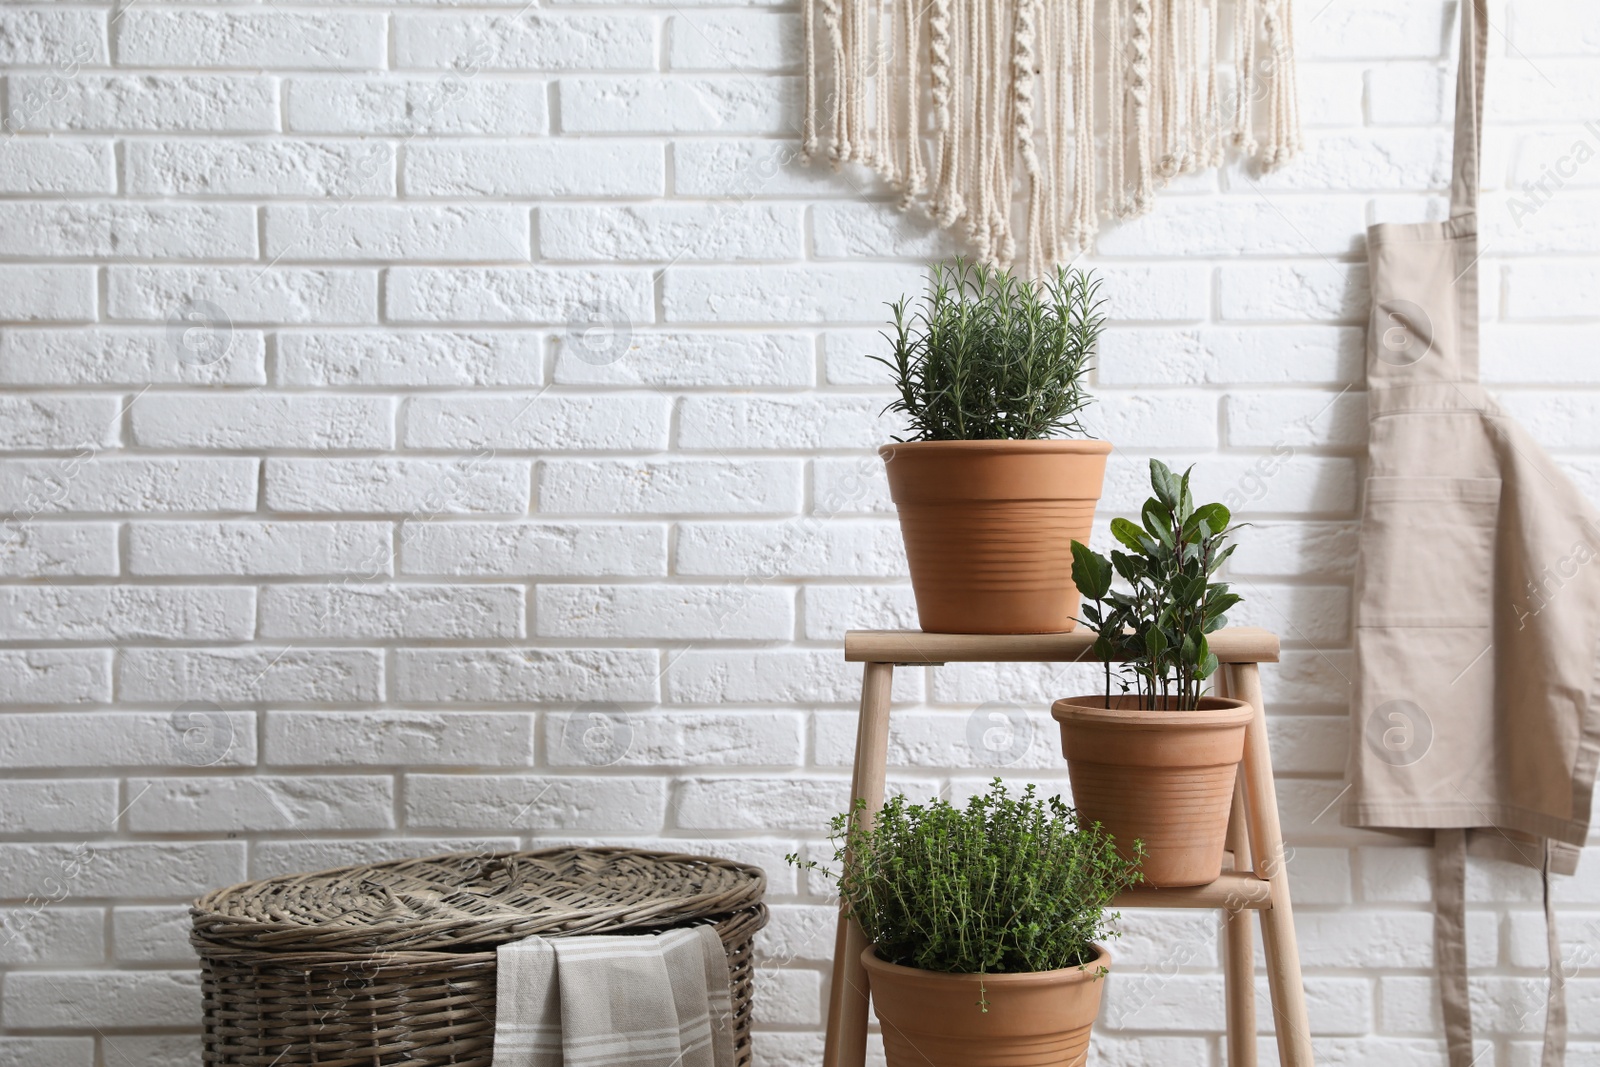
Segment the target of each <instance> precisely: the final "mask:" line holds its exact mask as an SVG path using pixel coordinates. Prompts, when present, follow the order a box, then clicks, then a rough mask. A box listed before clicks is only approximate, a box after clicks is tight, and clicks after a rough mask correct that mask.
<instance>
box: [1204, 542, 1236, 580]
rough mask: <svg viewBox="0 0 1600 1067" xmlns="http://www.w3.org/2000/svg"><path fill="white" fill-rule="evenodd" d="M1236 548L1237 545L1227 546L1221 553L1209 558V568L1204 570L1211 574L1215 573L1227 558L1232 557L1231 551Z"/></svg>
mask: <svg viewBox="0 0 1600 1067" xmlns="http://www.w3.org/2000/svg"><path fill="white" fill-rule="evenodd" d="M1238 547H1239V546H1238V545H1229V546H1228V547H1227V548H1224V549H1223V550H1222V551H1221V552H1218V553H1217V554H1216V555H1214V556H1212V557H1211V565H1210V566H1209V567H1207V568H1206V569H1207V570H1208V571H1210V572H1211V573H1212V574H1215V573H1217V570H1218V568H1220V567H1221V566H1222V564H1223V561H1224V560H1226V559H1227V558H1228V557H1229V556H1231V555H1233V550H1234V549H1236V548H1238Z"/></svg>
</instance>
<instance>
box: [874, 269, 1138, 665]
mask: <svg viewBox="0 0 1600 1067" xmlns="http://www.w3.org/2000/svg"><path fill="white" fill-rule="evenodd" d="M1103 303H1104V301H1103V300H1102V299H1101V298H1100V296H1099V283H1098V282H1097V281H1096V280H1095V279H1094V278H1093V277H1092V276H1090V275H1088V274H1085V273H1083V272H1081V271H1069V270H1067V269H1065V268H1060V269H1058V270H1057V271H1056V273H1055V274H1054V275H1053V276H1051V277H1049V278H1045V279H1042V280H1038V281H1033V280H1026V279H1019V278H1016V277H1014V276H1013V275H1011V274H1009V273H1007V272H1006V271H1003V270H998V269H994V268H990V267H986V266H983V265H981V264H979V265H973V264H968V263H964V262H962V261H960V260H957V261H956V264H955V266H954V267H951V268H945V267H942V266H936V267H934V269H933V277H932V284H931V287H930V289H929V292H928V294H927V295H926V296H925V298H924V299H923V301H922V303H921V306H920V308H918V309H917V310H915V311H913V310H912V308H911V302H910V301H909V300H907V299H903V300H901V301H899V302H897V303H894V304H891V305H890V307H891V308H893V311H894V322H893V332H892V335H891V334H885V336H886V338H887V339H888V340H889V341H890V343H891V344H892V346H893V351H892V354H891V356H890V357H889V358H884V357H882V356H873V357H872V358H873V359H877V360H878V361H879V362H882V363H885V364H887V365H888V366H889V367H890V369H892V370H893V371H894V375H895V381H896V386H897V390H898V394H899V395H898V398H897V399H896V400H895V401H894V402H892V403H891V404H890V405H889V410H893V411H897V412H899V413H900V414H901V415H903V416H904V417H905V419H906V422H907V423H908V425H909V428H910V435H909V436H908V437H907V438H906V439H904V440H900V439H896V441H895V443H893V444H888V445H884V446H883V447H882V448H880V449H879V450H878V453H879V455H881V456H882V457H883V459H884V462H885V463H886V464H887V466H888V473H889V490H890V494H891V496H892V497H893V498H894V502H895V507H896V509H897V510H898V512H899V515H900V530H901V533H902V535H903V536H904V538H905V545H906V556H907V560H908V562H909V564H910V569H911V584H912V588H913V591H914V593H915V594H916V600H917V615H918V618H919V620H920V622H921V624H922V628H923V629H924V630H927V631H930V632H943V633H989V634H994V633H1055V632H1061V631H1065V630H1070V629H1072V627H1073V625H1074V622H1075V615H1076V612H1077V605H1078V597H1077V592H1076V590H1075V589H1074V588H1073V585H1072V558H1071V554H1070V552H1069V550H1068V547H1067V546H1068V545H1069V544H1070V543H1071V542H1072V540H1074V539H1077V540H1087V539H1088V536H1089V528H1090V525H1091V524H1092V523H1093V521H1094V510H1095V503H1096V501H1098V500H1099V498H1100V490H1101V484H1102V483H1103V481H1104V480H1105V469H1106V455H1107V453H1109V452H1110V451H1111V445H1110V444H1109V443H1108V442H1105V441H1096V440H1092V439H1089V438H1087V437H1085V436H1084V430H1083V427H1082V426H1081V424H1080V423H1079V419H1078V416H1079V413H1080V412H1081V411H1082V410H1083V409H1084V408H1085V407H1086V406H1087V405H1088V404H1089V403H1090V401H1091V399H1092V398H1091V397H1090V396H1089V393H1088V392H1087V390H1086V388H1085V379H1086V377H1087V375H1088V371H1089V366H1090V357H1091V355H1092V353H1093V350H1094V346H1095V342H1096V340H1097V339H1098V338H1099V336H1100V332H1101V330H1102V328H1103V326H1104V322H1105V319H1104V316H1102V315H1101V313H1100V309H1101V306H1102V304H1103Z"/></svg>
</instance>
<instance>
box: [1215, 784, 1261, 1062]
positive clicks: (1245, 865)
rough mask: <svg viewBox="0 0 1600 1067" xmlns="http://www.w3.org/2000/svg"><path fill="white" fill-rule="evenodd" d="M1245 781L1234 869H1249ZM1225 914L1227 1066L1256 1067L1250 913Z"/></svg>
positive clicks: (1231, 835) (1233, 829) (1239, 788)
mask: <svg viewBox="0 0 1600 1067" xmlns="http://www.w3.org/2000/svg"><path fill="white" fill-rule="evenodd" d="M1244 806H1245V797H1244V780H1243V777H1242V776H1241V777H1240V778H1239V779H1237V780H1235V781H1234V783H1233V811H1232V812H1231V813H1229V815H1228V850H1229V851H1231V852H1232V853H1233V869H1234V870H1235V871H1237V872H1239V873H1241V874H1242V873H1245V872H1247V871H1250V870H1251V869H1252V868H1251V866H1250V836H1249V831H1248V830H1247V829H1246V826H1245V812H1244ZM1223 914H1224V920H1223V921H1224V923H1225V924H1226V926H1225V934H1226V941H1227V949H1226V952H1225V960H1224V962H1225V963H1226V965H1227V968H1228V970H1227V989H1228V1067H1256V980H1255V972H1256V959H1255V956H1256V946H1255V938H1254V937H1253V936H1251V933H1250V912H1249V911H1247V910H1245V909H1243V908H1230V909H1228V910H1227V911H1226V912H1224V913H1223Z"/></svg>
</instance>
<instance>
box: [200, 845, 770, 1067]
mask: <svg viewBox="0 0 1600 1067" xmlns="http://www.w3.org/2000/svg"><path fill="white" fill-rule="evenodd" d="M765 891H766V875H765V874H764V873H763V872H762V871H761V869H760V868H759V867H750V866H746V865H744V864H738V863H733V862H731V861H728V860H720V859H711V858H708V857H704V856H687V855H679V854H676V853H670V852H647V851H642V850H638V849H626V848H558V849H545V850H541V851H537V852H499V853H453V854H449V855H444V856H431V857H428V858H426V859H414V860H401V861H398V862H391V863H379V864H371V865H366V866H359V867H341V868H338V869H336V870H331V871H321V872H319V873H316V874H299V875H286V876H283V877H279V878H270V879H267V880H265V881H259V882H247V883H245V884H243V885H237V886H233V887H231V888H228V889H218V890H215V891H213V892H211V893H208V894H206V895H205V896H204V897H201V898H200V899H199V900H198V901H196V902H195V905H194V907H193V908H192V909H191V910H190V914H191V916H192V917H193V920H194V927H193V930H192V932H191V933H190V937H189V940H190V942H191V943H192V944H193V945H194V948H195V951H196V952H197V953H199V956H200V969H201V975H202V986H201V988H202V996H203V998H204V1011H205V1021H204V1028H205V1039H204V1047H205V1052H204V1062H205V1063H206V1064H229V1065H233V1064H237V1065H241V1067H297V1065H302V1064H304V1065H311V1064H315V1065H316V1067H390V1065H398V1064H405V1065H406V1067H444V1065H451V1067H489V1064H490V1060H491V1059H492V1057H493V1051H494V1018H495V948H496V946H498V945H501V944H504V943H506V942H508V941H516V940H519V939H521V938H524V937H527V936H529V935H531V934H540V935H542V936H545V937H563V936H571V935H574V934H617V933H650V932H656V931H660V930H666V929H671V928H674V927H682V926H694V925H699V924H702V923H712V924H715V926H716V929H717V934H718V936H719V937H721V939H722V944H723V947H724V948H726V949H727V952H728V965H729V970H730V973H731V978H732V985H733V989H732V992H733V1010H734V1051H735V1060H736V1062H737V1063H738V1064H739V1065H740V1067H747V1065H748V1064H749V1063H750V1059H751V1056H750V1009H751V993H752V985H753V972H754V960H753V958H752V957H753V950H752V942H753V940H754V937H755V934H756V931H758V930H760V929H761V928H762V927H763V926H765V925H766V922H767V909H766V905H764V904H763V903H762V895H763V894H764V893H765Z"/></svg>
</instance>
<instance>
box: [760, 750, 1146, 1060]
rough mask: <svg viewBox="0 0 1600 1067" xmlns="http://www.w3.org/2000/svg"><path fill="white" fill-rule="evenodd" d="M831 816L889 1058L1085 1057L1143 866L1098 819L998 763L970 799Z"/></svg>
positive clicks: (845, 894) (843, 884)
mask: <svg viewBox="0 0 1600 1067" xmlns="http://www.w3.org/2000/svg"><path fill="white" fill-rule="evenodd" d="M864 814H865V813H864V806H863V804H861V803H859V802H858V804H857V807H856V809H855V810H854V811H852V812H849V813H847V814H844V815H839V816H837V817H835V818H834V820H833V824H832V828H831V834H830V836H831V838H832V840H833V844H834V862H835V863H837V864H840V865H841V866H840V867H839V869H838V870H837V871H834V872H829V871H827V870H826V869H824V868H822V867H821V866H820V865H819V864H817V863H815V862H808V863H801V862H800V860H799V859H798V857H796V856H790V857H789V861H790V862H791V863H794V864H796V865H798V866H801V867H805V868H810V869H817V870H821V871H823V873H824V874H826V875H828V876H830V877H832V878H833V879H834V881H835V882H836V884H837V886H838V890H839V895H840V897H841V898H842V900H843V904H844V908H845V910H846V912H847V913H848V914H849V915H850V916H851V917H852V918H854V919H855V920H856V921H857V922H859V923H860V924H861V928H862V930H863V931H864V932H865V933H866V935H867V939H868V940H869V941H870V942H871V945H869V947H868V948H867V950H866V951H865V952H864V953H863V955H862V963H863V964H864V965H865V967H866V969H867V976H868V980H869V982H870V984H871V988H872V1001H873V1005H874V1008H875V1009H876V1011H877V1013H878V1019H879V1021H880V1022H881V1023H882V1024H883V1044H884V1052H885V1055H886V1057H887V1059H888V1063H889V1067H930V1065H931V1067H998V1065H1001V1064H1005V1065H1011V1067H1027V1065H1039V1067H1044V1065H1047V1064H1048V1065H1050V1067H1081V1065H1082V1064H1083V1063H1084V1061H1085V1058H1086V1057H1087V1055H1088V1051H1089V1031H1090V1028H1091V1027H1092V1026H1093V1024H1094V1020H1095V1016H1096V1015H1097V1014H1098V1013H1099V1010H1100V992H1101V989H1102V983H1101V981H1100V979H1101V978H1102V977H1104V976H1105V974H1106V973H1107V968H1108V967H1109V966H1110V963H1111V956H1110V954H1109V953H1108V952H1107V951H1106V950H1105V949H1104V948H1103V947H1102V946H1100V945H1099V944H1097V943H1096V942H1098V941H1102V940H1104V939H1106V938H1108V937H1112V936H1115V931H1114V930H1113V929H1112V926H1111V924H1112V923H1113V922H1114V921H1115V920H1116V918H1117V916H1116V915H1114V914H1108V913H1107V911H1106V908H1107V906H1108V905H1109V904H1110V903H1111V901H1112V899H1113V898H1114V897H1115V896H1116V895H1117V894H1118V893H1120V892H1121V891H1122V890H1124V889H1126V888H1128V887H1129V886H1131V885H1133V884H1134V883H1135V882H1137V881H1138V875H1137V873H1136V866H1137V863H1136V857H1137V855H1138V845H1137V842H1135V843H1133V848H1132V852H1133V855H1134V857H1135V858H1133V859H1130V858H1127V857H1124V856H1122V855H1121V854H1120V853H1119V852H1118V851H1117V847H1116V845H1115V843H1114V842H1113V841H1112V840H1111V838H1110V837H1109V836H1108V835H1107V834H1106V833H1105V832H1104V831H1103V830H1101V829H1100V827H1098V826H1092V825H1086V824H1085V823H1083V822H1082V821H1080V819H1079V816H1078V815H1077V814H1076V813H1075V812H1073V811H1072V809H1070V808H1068V807H1067V806H1066V805H1065V804H1063V803H1062V801H1061V798H1060V797H1055V796H1052V797H1050V798H1048V799H1040V798H1039V797H1038V796H1036V795H1035V788H1034V786H1032V785H1030V786H1028V787H1027V789H1026V790H1025V791H1024V792H1023V794H1022V795H1021V796H1020V797H1011V796H1009V795H1008V794H1007V792H1006V788H1005V786H1004V785H1003V784H1002V783H1001V781H1000V779H999V778H996V779H994V782H993V784H992V785H991V787H990V789H989V791H988V792H987V793H985V794H983V795H981V796H976V797H973V798H972V799H971V800H969V801H968V802H967V804H966V806H965V807H964V808H958V807H956V806H955V805H953V804H951V803H950V802H949V801H947V800H939V799H936V800H933V801H930V802H929V803H927V804H911V803H909V802H908V801H907V800H906V798H905V797H904V796H895V797H892V798H891V799H890V800H889V801H888V803H886V804H885V805H884V806H883V809H882V810H881V811H879V812H878V813H877V814H876V815H875V816H873V817H872V818H871V819H870V820H869V819H867V818H865V817H864Z"/></svg>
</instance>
